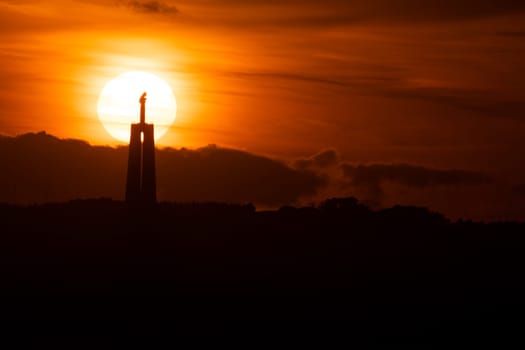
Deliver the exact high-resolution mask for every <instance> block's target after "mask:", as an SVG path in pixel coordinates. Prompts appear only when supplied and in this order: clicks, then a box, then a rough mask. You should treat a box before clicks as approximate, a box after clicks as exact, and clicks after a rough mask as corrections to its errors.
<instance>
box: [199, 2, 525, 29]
mask: <svg viewBox="0 0 525 350" xmlns="http://www.w3.org/2000/svg"><path fill="white" fill-rule="evenodd" d="M197 3H201V4H205V5H209V6H213V2H210V1H208V0H201V1H197ZM215 4H217V5H218V4H220V5H221V6H222V7H223V8H232V10H233V9H234V8H235V12H238V11H240V9H244V10H246V9H249V8H252V9H253V13H255V14H257V15H256V16H249V17H245V18H236V22H239V21H241V23H242V24H245V25H246V24H248V25H249V24H252V25H272V26H286V25H293V26H312V27H316V26H333V25H344V24H351V23H358V22H364V21H377V22H412V23H418V22H426V21H456V20H469V19H476V18H486V17H494V16H501V15H509V14H510V15H513V14H518V13H523V12H524V11H525V3H524V2H523V1H520V0H426V1H421V0H370V1H361V0H326V1H323V2H319V1H317V0H301V1H300V0H283V1H263V0H254V1H240V0H225V1H221V2H216V3H215Z"/></svg>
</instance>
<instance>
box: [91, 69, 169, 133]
mask: <svg viewBox="0 0 525 350" xmlns="http://www.w3.org/2000/svg"><path fill="white" fill-rule="evenodd" d="M144 92H147V94H148V96H147V103H146V123H150V124H155V140H158V139H159V138H161V137H162V136H163V135H164V134H165V133H166V131H168V128H169V126H170V125H171V124H172V123H173V122H174V121H175V116H176V113H177V102H176V100H175V96H174V95H173V91H172V90H171V88H170V86H169V85H168V84H167V83H166V82H165V81H164V80H162V79H161V78H159V77H157V76H156V75H153V74H150V73H146V72H141V71H132V72H127V73H124V74H121V75H119V76H118V77H116V78H114V79H113V80H111V81H109V82H108V83H107V84H106V85H105V86H104V88H103V89H102V91H101V92H100V96H99V98H98V108H97V111H98V117H99V119H100V121H101V122H102V124H103V125H104V128H105V129H106V131H107V132H108V133H109V134H110V135H111V136H113V137H114V138H115V139H117V140H119V141H124V142H128V141H129V136H130V124H132V123H138V122H139V116H140V105H139V98H140V96H141V95H142V94H143V93H144Z"/></svg>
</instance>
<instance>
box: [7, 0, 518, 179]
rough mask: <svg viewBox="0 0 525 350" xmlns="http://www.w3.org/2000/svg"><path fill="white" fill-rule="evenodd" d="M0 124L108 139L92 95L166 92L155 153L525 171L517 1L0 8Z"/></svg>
mask: <svg viewBox="0 0 525 350" xmlns="http://www.w3.org/2000/svg"><path fill="white" fill-rule="evenodd" d="M0 23H1V24H0V30H1V31H2V41H1V42H0V76H1V77H2V79H1V80H0V88H1V90H2V94H1V96H0V132H1V133H3V134H6V135H16V134H21V133H25V132H30V131H39V130H45V131H47V132H48V133H51V134H54V135H57V136H59V137H68V138H80V139H85V140H88V141H89V142H90V143H93V144H110V145H115V144H117V142H116V141H114V140H112V139H111V137H110V136H109V135H108V134H107V133H106V131H105V130H104V128H103V127H102V125H101V124H100V122H99V121H98V118H97V115H96V101H97V98H98V93H99V92H100V90H101V89H102V87H103V86H104V84H105V83H106V82H107V81H108V80H110V79H111V78H113V77H115V76H116V75H118V74H120V73H122V72H125V71H129V70H144V71H148V72H151V73H155V74H158V75H159V76H161V77H163V78H164V79H166V80H167V81H168V82H169V83H170V85H171V86H172V88H173V90H174V93H175V95H176V97H177V103H178V113H177V119H176V122H175V124H174V125H173V127H172V128H171V130H170V131H169V132H168V134H167V135H166V136H165V137H164V138H163V139H161V140H160V141H159V144H160V145H161V146H172V147H190V148H191V147H198V146H203V145H206V144H210V143H215V144H219V145H223V146H228V147H233V148H237V149H244V150H248V151H251V152H256V153H262V154H268V155H273V156H277V157H280V158H285V159H287V158H294V157H297V156H302V155H308V154H313V153H315V152H317V151H319V150H322V149H325V148H335V149H337V150H338V151H339V152H340V154H341V155H342V157H343V158H345V159H347V160H349V161H356V162H357V161H359V162H374V161H376V162H377V161H380V162H408V163H415V164H422V165H430V166H435V167H442V168H467V169H475V170H483V171H490V172H500V173H502V174H505V176H507V177H512V178H513V180H516V181H518V180H523V179H524V178H525V169H523V166H521V165H519V163H521V158H522V156H521V153H522V151H521V150H523V149H525V138H523V135H524V134H525V120H524V115H523V110H524V107H525V92H524V89H523V86H524V83H523V81H522V79H523V77H524V76H525V69H524V68H525V64H524V63H523V62H525V41H524V40H523V39H524V37H525V5H522V2H521V1H490V0H481V1H474V0H463V1H451V0H450V1H448V0H442V1H438V0H429V1H425V2H422V1H412V0H399V1H387V0H374V1H366V2H363V1H352V0H350V1H342V0H329V1H323V2H321V1H313V0H305V1H293V0H284V1H262V0H261V1H257V0H256V1H249V2H247V1H239V0H225V1H213V0H207V1H205V0H197V1H189V0H180V1H167V0H165V1H163V0H161V1H149V0H136V1H126V0H122V1H118V0H94V1H88V0H78V1H72V0H48V1H33V0H19V1H17V0H7V1H5V0H3V1H0Z"/></svg>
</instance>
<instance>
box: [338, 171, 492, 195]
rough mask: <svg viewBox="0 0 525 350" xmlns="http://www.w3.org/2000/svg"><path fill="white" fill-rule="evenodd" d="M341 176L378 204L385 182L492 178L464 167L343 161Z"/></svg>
mask: <svg viewBox="0 0 525 350" xmlns="http://www.w3.org/2000/svg"><path fill="white" fill-rule="evenodd" d="M341 169H342V171H343V176H344V178H346V179H348V180H349V183H348V186H350V187H351V188H352V189H353V190H354V191H356V192H357V193H361V194H362V195H363V196H366V197H367V198H366V199H367V201H369V202H371V203H372V204H374V205H380V204H381V202H382V200H383V197H384V193H385V189H384V187H385V184H386V183H387V182H389V183H393V184H397V185H402V186H405V187H407V188H417V189H424V188H433V189H435V188H438V187H455V186H460V187H463V186H474V185H484V184H490V183H492V182H493V180H492V179H491V178H490V177H489V176H487V175H485V174H483V173H480V172H475V171H466V170H455V169H452V170H440V169H431V168H425V167H422V166H415V165H409V164H371V165H352V164H346V163H345V164H342V165H341Z"/></svg>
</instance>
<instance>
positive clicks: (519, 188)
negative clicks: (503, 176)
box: [512, 184, 525, 198]
mask: <svg viewBox="0 0 525 350" xmlns="http://www.w3.org/2000/svg"><path fill="white" fill-rule="evenodd" d="M512 192H513V193H514V194H515V195H517V196H519V197H522V198H525V184H519V185H516V186H514V187H513V188H512Z"/></svg>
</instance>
